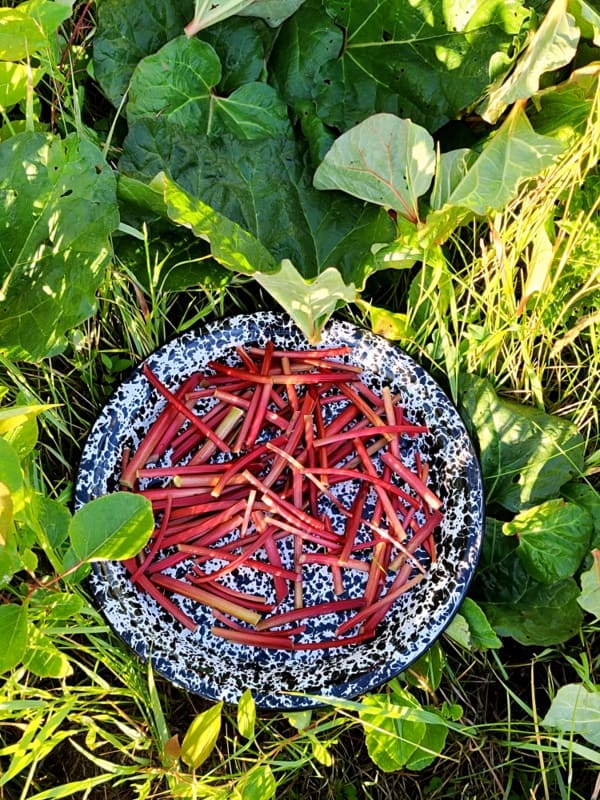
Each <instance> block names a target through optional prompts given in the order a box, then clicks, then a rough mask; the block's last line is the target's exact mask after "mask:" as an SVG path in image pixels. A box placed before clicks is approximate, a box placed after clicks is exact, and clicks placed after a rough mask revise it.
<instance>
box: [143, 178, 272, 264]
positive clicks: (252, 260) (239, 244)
mask: <svg viewBox="0 0 600 800" xmlns="http://www.w3.org/2000/svg"><path fill="white" fill-rule="evenodd" d="M152 188H154V189H159V190H161V191H162V194H163V198H164V202H165V206H166V210H167V213H168V215H169V217H170V219H172V220H173V222H176V223H177V224H179V225H185V226H186V227H188V228H190V229H191V230H192V232H193V233H194V234H195V235H196V236H198V237H199V238H201V239H204V240H205V241H208V242H209V243H210V246H211V251H212V254H213V256H214V258H215V259H216V260H217V261H218V262H219V263H220V264H222V265H223V266H224V267H227V269H231V270H234V271H236V272H243V273H246V274H253V273H255V272H256V271H258V270H260V271H261V272H264V273H268V272H273V271H275V270H276V269H277V264H276V262H275V261H274V259H273V257H272V256H271V254H270V253H269V251H268V250H267V249H266V248H265V247H263V245H262V244H261V243H260V242H259V241H258V239H256V238H255V237H254V236H252V234H251V233H248V231H246V230H244V229H243V228H241V227H240V226H239V225H237V224H236V223H235V222H232V221H231V220H230V219H228V218H227V217H225V216H224V215H223V214H220V213H219V212H218V211H215V210H214V209H212V208H211V207H210V206H208V205H206V203H203V202H202V201H201V200H199V199H198V198H197V197H193V196H192V195H190V194H188V192H186V191H184V190H183V189H182V188H181V187H180V186H178V185H177V184H176V183H175V182H174V181H172V180H170V179H169V178H168V177H167V176H166V175H165V174H164V173H160V174H159V175H157V177H156V178H155V179H154V181H153V182H152Z"/></svg>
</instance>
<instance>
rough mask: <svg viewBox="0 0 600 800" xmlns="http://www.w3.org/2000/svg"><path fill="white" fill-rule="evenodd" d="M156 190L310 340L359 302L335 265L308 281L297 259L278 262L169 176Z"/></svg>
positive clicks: (181, 219)
mask: <svg viewBox="0 0 600 800" xmlns="http://www.w3.org/2000/svg"><path fill="white" fill-rule="evenodd" d="M152 187H153V188H156V189H161V191H162V192H163V197H164V201H165V205H166V209H167V213H168V214H169V217H170V218H171V219H172V220H173V221H174V222H177V223H178V224H179V225H185V226H187V227H189V228H191V230H192V231H193V233H194V234H195V235H196V236H198V237H200V238H202V239H205V240H206V241H208V242H209V243H210V246H211V252H212V255H213V257H214V258H215V259H216V260H217V261H218V262H219V263H220V264H222V265H223V266H224V267H227V269H231V270H234V271H237V272H242V273H245V274H250V275H252V276H253V277H254V278H255V280H257V281H258V282H259V283H260V284H261V286H263V287H264V288H265V289H266V290H267V291H268V292H269V293H270V294H271V295H272V296H273V297H274V298H275V299H276V300H277V301H278V302H279V303H280V304H281V306H282V307H283V308H285V309H286V311H288V312H289V313H290V314H291V315H292V317H293V318H294V319H295V321H296V322H297V323H298V325H299V326H300V328H301V329H302V330H303V331H304V333H305V335H306V337H307V338H308V339H309V340H310V341H317V340H318V338H319V332H320V330H321V328H322V326H323V325H324V324H325V322H326V321H327V320H328V319H329V317H330V316H331V314H332V313H333V311H335V309H336V308H337V307H338V306H340V305H345V304H346V303H349V302H351V301H352V300H353V299H354V298H355V296H356V288H355V287H354V286H353V285H350V286H348V285H346V284H345V283H344V281H343V278H342V276H341V274H340V272H339V271H338V270H336V269H333V268H331V267H330V268H328V269H326V270H324V271H323V272H321V273H319V274H318V275H317V276H316V277H315V278H312V279H305V278H303V276H302V275H301V274H300V273H299V272H298V270H297V269H296V268H295V267H294V265H293V264H292V262H291V261H289V260H287V259H284V260H283V261H282V262H281V264H277V262H276V261H275V260H274V259H273V257H272V255H271V254H270V253H269V251H268V250H266V249H265V248H264V247H263V245H262V244H261V243H260V242H259V241H258V239H256V238H255V237H254V236H253V235H252V234H251V233H248V232H247V231H246V230H244V229H243V228H241V227H240V226H239V225H236V223H235V222H232V221H231V220H230V219H228V218H227V217H225V216H223V215H222V214H219V213H218V212H217V211H214V210H213V209H212V208H211V207H210V206H207V205H205V204H204V203H202V202H201V201H200V200H198V199H197V198H195V197H192V196H191V195H190V194H188V193H187V192H185V191H184V190H183V189H182V188H181V187H180V186H178V185H177V184H176V183H175V182H174V181H172V180H170V179H169V178H168V177H167V176H166V175H164V174H161V175H159V176H157V178H156V179H155V180H154V181H153V182H152Z"/></svg>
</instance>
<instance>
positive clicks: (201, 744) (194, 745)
mask: <svg viewBox="0 0 600 800" xmlns="http://www.w3.org/2000/svg"><path fill="white" fill-rule="evenodd" d="M222 709H223V701H220V702H218V703H216V704H215V705H214V706H212V707H211V708H209V709H208V710H207V711H203V712H202V714H198V716H197V717H196V718H195V719H194V720H193V722H192V724H191V725H190V727H189V728H188V729H187V732H186V734H185V736H184V737H183V742H182V743H181V758H182V760H183V761H184V762H185V763H186V764H187V765H188V767H191V768H192V769H198V767H199V766H200V765H201V764H203V763H204V762H205V761H206V759H207V758H208V757H209V756H210V754H211V753H212V751H213V750H214V747H215V745H216V743H217V739H218V738H219V733H220V732H221V711H222Z"/></svg>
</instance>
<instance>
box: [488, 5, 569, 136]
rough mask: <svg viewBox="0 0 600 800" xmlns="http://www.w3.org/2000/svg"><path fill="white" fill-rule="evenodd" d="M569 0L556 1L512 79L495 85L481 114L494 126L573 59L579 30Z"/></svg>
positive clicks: (520, 59)
mask: <svg viewBox="0 0 600 800" xmlns="http://www.w3.org/2000/svg"><path fill="white" fill-rule="evenodd" d="M566 10H567V0H554V2H553V3H552V5H551V6H550V9H549V10H548V12H547V13H546V16H545V17H544V19H543V21H542V24H541V25H540V27H539V28H538V29H537V30H536V32H535V33H534V35H533V36H532V38H531V40H530V41H529V43H528V45H527V49H526V50H525V51H524V53H523V54H522V55H521V57H520V58H519V61H518V63H517V66H516V67H515V69H514V70H513V71H512V72H511V73H510V75H509V77H508V78H506V79H505V80H503V81H501V82H500V83H499V84H498V85H496V86H492V87H491V88H490V90H489V91H488V94H487V97H486V99H485V101H484V102H483V103H482V104H481V105H480V106H479V108H478V111H479V113H480V114H481V116H482V117H483V118H484V119H485V120H487V121H488V122H491V123H495V122H496V121H497V120H498V119H499V117H500V115H501V114H502V113H503V112H504V110H505V109H506V108H507V107H508V106H509V105H511V104H512V103H514V102H515V101H516V100H522V99H529V98H530V97H531V96H532V95H533V94H535V92H537V90H538V89H539V88H540V79H541V76H542V75H543V74H544V73H546V72H550V71H552V70H555V69H560V67H564V66H565V65H566V64H568V63H569V62H570V61H572V60H573V58H574V56H575V53H576V51H577V44H578V42H579V28H577V26H576V25H575V20H574V19H573V17H572V16H571V15H570V14H567V13H566Z"/></svg>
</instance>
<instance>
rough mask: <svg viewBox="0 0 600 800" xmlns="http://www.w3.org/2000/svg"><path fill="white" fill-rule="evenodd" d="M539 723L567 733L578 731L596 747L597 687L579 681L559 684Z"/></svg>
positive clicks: (599, 735)
mask: <svg viewBox="0 0 600 800" xmlns="http://www.w3.org/2000/svg"><path fill="white" fill-rule="evenodd" d="M541 724H542V725H543V726H544V727H545V728H554V729H558V730H559V731H561V732H562V733H565V734H566V735H567V736H568V737H571V736H572V735H573V734H579V735H580V736H583V737H584V738H585V739H587V740H588V742H591V743H592V744H594V745H596V746H597V747H600V689H599V688H598V687H594V688H588V687H586V686H584V685H583V684H580V683H568V684H566V685H565V686H561V687H560V689H559V690H558V692H557V693H556V696H555V697H554V699H553V700H552V705H551V706H550V708H549V709H548V711H547V713H546V716H545V717H544V718H543V719H542V721H541Z"/></svg>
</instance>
